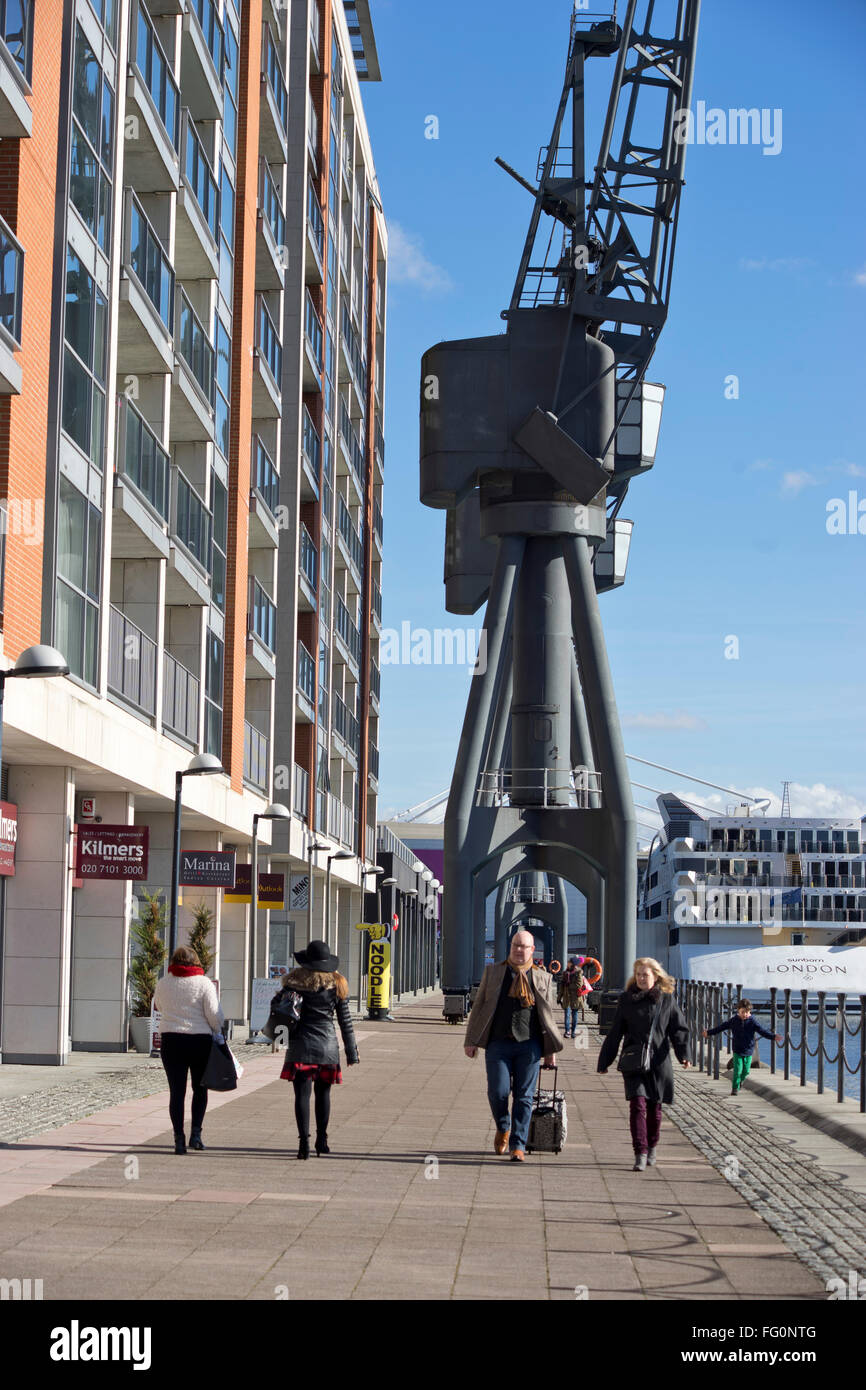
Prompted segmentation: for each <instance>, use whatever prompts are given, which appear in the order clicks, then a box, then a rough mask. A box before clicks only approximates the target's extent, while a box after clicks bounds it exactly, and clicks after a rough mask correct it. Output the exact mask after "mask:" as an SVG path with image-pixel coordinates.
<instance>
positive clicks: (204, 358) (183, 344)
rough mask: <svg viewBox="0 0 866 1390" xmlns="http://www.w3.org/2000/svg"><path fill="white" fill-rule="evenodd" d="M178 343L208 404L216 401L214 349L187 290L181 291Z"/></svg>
mask: <svg viewBox="0 0 866 1390" xmlns="http://www.w3.org/2000/svg"><path fill="white" fill-rule="evenodd" d="M178 345H179V347H180V354H181V357H182V358H183V359H184V361H185V362H186V364H187V366H188V367H189V369H190V371H191V372H192V374H193V376H194V377H195V379H196V381H197V382H198V384H199V386H200V387H201V390H202V393H203V395H204V396H205V398H206V400H207V402H208V405H213V403H214V350H213V345H212V344H211V342H210V339H209V337H208V335H207V333H206V332H205V326H204V324H203V323H202V321H201V319H200V318H199V316H198V314H197V313H196V311H195V309H194V308H193V307H192V305H191V304H190V302H189V299H188V298H187V295H186V291H185V290H183V289H181V292H180V314H179V316H178Z"/></svg>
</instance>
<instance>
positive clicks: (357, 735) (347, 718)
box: [334, 694, 361, 755]
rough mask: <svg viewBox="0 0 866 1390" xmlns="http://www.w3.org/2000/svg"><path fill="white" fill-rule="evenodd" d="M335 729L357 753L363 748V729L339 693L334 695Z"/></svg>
mask: <svg viewBox="0 0 866 1390" xmlns="http://www.w3.org/2000/svg"><path fill="white" fill-rule="evenodd" d="M334 731H335V733H338V734H339V735H340V738H341V739H342V740H343V742H344V743H345V744H347V745H348V746H349V748H351V750H352V752H353V753H355V754H356V755H357V754H358V753H359V752H360V748H361V731H360V728H359V725H358V721H357V719H356V718H355V716H354V714H350V713H349V710H348V708H347V707H346V705H345V703H344V702H343V700H341V699H340V696H339V695H336V694H335V695H334Z"/></svg>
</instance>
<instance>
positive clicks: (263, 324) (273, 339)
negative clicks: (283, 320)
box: [256, 295, 283, 387]
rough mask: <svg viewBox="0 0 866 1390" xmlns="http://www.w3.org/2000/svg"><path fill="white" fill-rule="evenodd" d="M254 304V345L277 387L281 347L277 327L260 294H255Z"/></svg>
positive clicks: (279, 382) (281, 370) (278, 383)
mask: <svg viewBox="0 0 866 1390" xmlns="http://www.w3.org/2000/svg"><path fill="white" fill-rule="evenodd" d="M257 300H258V303H257V306H256V347H257V348H258V350H259V352H260V354H261V356H262V357H263V358H264V360H265V361H266V362H267V364H268V370H269V372H270V374H271V376H272V377H273V379H274V384H275V385H276V386H277V387H280V386H281V385H282V372H283V347H282V343H281V342H280V338H279V334H278V333H277V327H276V324H275V323H274V321H273V319H272V318H271V316H270V314H269V313H268V306H267V304H266V303H265V301H264V297H263V296H262V295H258V296H257Z"/></svg>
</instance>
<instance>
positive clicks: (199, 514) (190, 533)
mask: <svg viewBox="0 0 866 1390" xmlns="http://www.w3.org/2000/svg"><path fill="white" fill-rule="evenodd" d="M172 474H173V478H174V514H173V517H172V530H173V532H174V535H175V536H176V537H177V539H178V540H179V541H181V543H182V544H183V545H185V546H186V548H187V550H188V551H189V552H190V554H191V555H193V556H195V558H196V560H198V562H199V564H200V565H201V567H202V569H204V570H209V569H210V543H211V532H212V528H213V518H212V516H211V513H210V510H209V509H208V506H207V504H206V503H205V501H204V500H203V498H201V497H200V496H199V494H198V493H197V492H196V490H195V488H194V487H193V485H192V483H191V482H190V481H189V479H188V478H186V477H185V476H184V474H183V473H181V471H180V469H179V468H178V467H177V466H174V467H173V468H172Z"/></svg>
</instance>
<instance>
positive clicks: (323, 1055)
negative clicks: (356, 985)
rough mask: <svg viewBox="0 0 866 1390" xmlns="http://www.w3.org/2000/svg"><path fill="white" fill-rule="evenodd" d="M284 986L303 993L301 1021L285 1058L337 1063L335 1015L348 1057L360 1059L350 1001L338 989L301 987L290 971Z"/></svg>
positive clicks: (329, 1063)
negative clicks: (338, 992)
mask: <svg viewBox="0 0 866 1390" xmlns="http://www.w3.org/2000/svg"><path fill="white" fill-rule="evenodd" d="M284 988H289V989H294V990H295V991H296V993H298V994H299V995H300V996H301V1006H300V1013H301V1017H300V1022H299V1023H298V1026H297V1028H296V1029H295V1031H294V1033H293V1034H292V1037H291V1040H290V1042H289V1046H288V1049H287V1051H286V1061H287V1062H306V1063H308V1064H309V1065H313V1064H315V1063H318V1064H319V1065H324V1066H333V1067H336V1066H338V1065H339V1062H340V1046H339V1043H338V1042H337V1030H336V1028H335V1026H334V1017H335V1015H336V1020H337V1023H338V1024H339V1026H340V1032H341V1034H342V1037H343V1046H344V1048H345V1049H346V1060H347V1061H348V1062H352V1063H354V1062H357V1061H358V1044H357V1043H356V1042H355V1033H354V1030H353V1028H352V1018H351V1015H350V1013H349V1005H348V1003H347V1002H346V1000H345V999H340V998H338V996H337V991H336V989H334V988H331V989H317V990H310V989H299V988H298V985H297V983H296V982H295V981H294V980H293V978H292V976H291V975H287V976H286V983H285V985H284Z"/></svg>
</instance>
